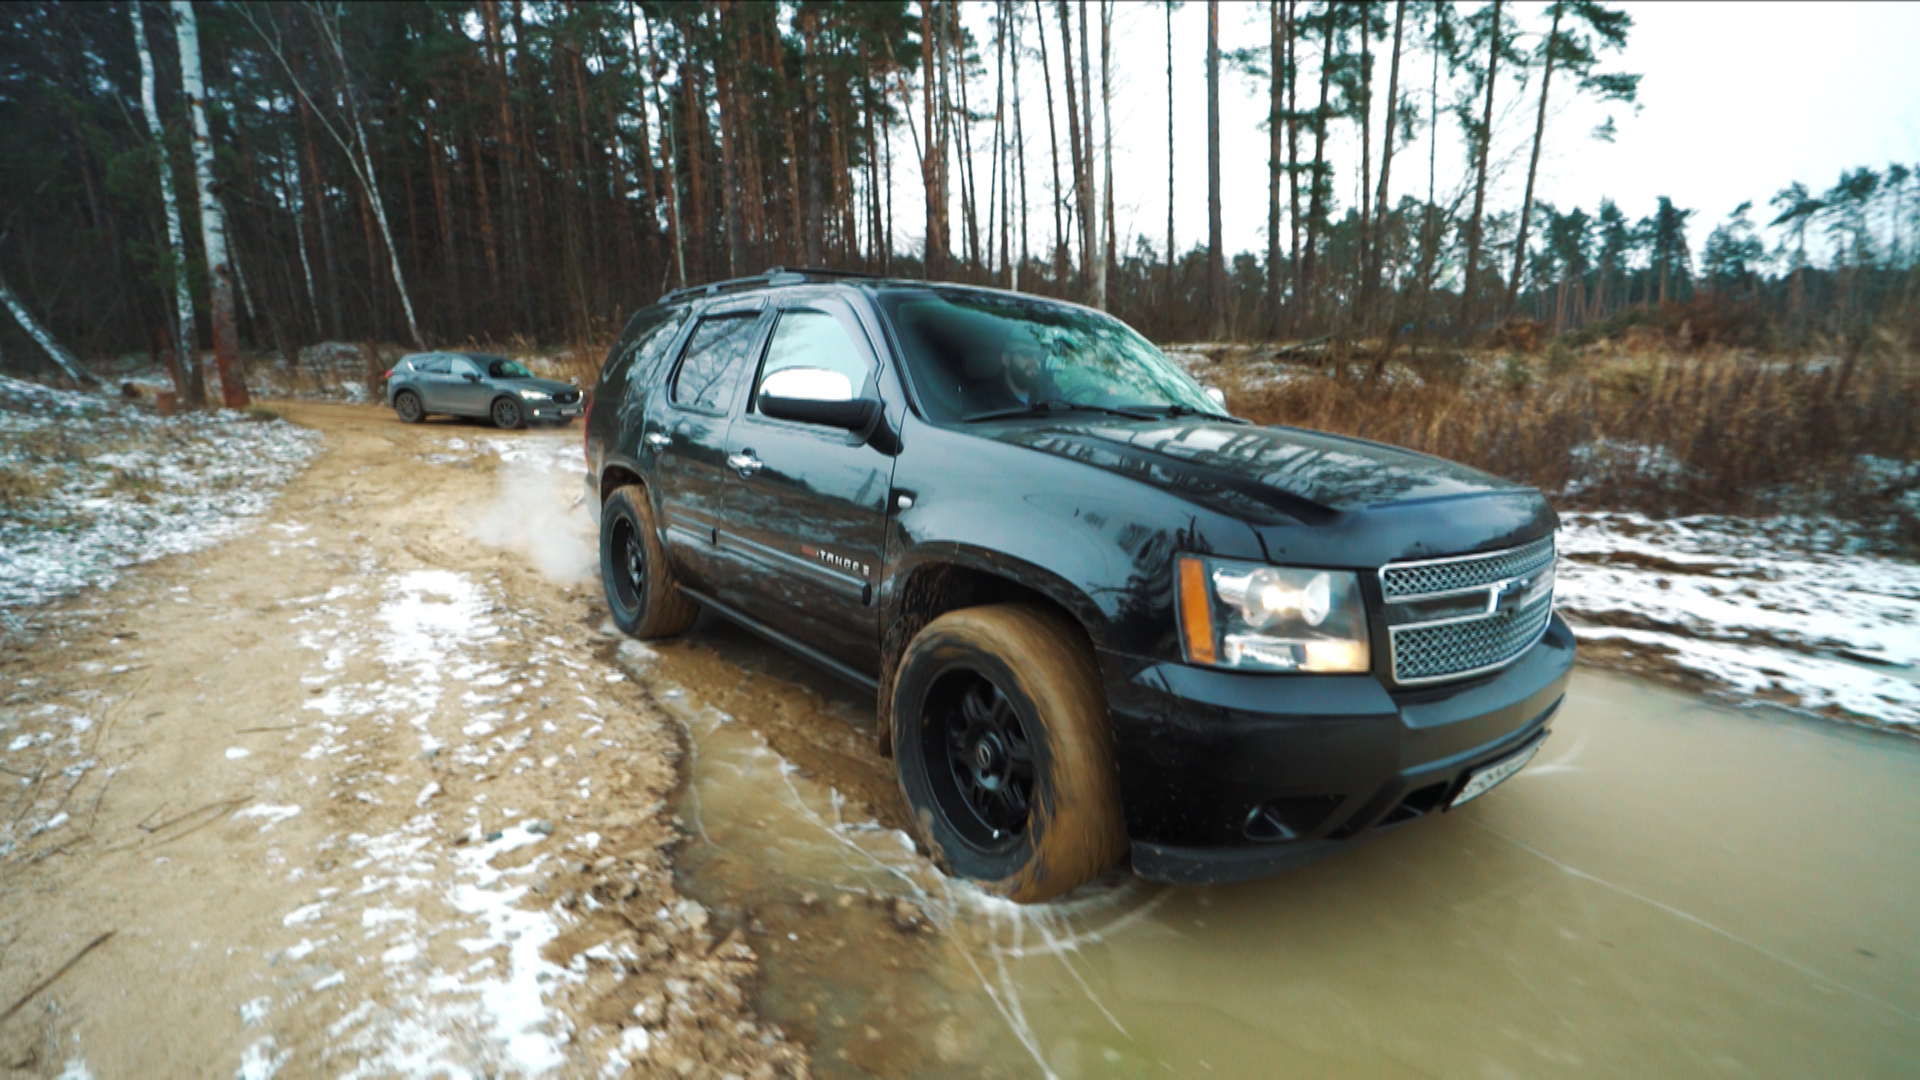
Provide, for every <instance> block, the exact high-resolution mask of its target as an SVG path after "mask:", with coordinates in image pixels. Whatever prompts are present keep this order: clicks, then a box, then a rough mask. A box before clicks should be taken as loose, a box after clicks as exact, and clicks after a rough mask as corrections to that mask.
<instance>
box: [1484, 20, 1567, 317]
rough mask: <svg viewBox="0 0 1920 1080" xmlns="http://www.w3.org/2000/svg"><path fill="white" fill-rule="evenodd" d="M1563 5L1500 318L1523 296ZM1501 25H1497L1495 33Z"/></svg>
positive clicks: (1545, 73)
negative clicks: (1529, 231) (1530, 223)
mask: <svg viewBox="0 0 1920 1080" xmlns="http://www.w3.org/2000/svg"><path fill="white" fill-rule="evenodd" d="M1560 14H1561V5H1559V4H1555V5H1553V29H1551V30H1549V31H1547V45H1546V50H1545V51H1546V54H1547V55H1546V64H1545V67H1544V68H1543V69H1542V71H1541V73H1540V111H1539V112H1538V113H1537V114H1536V115H1535V116H1534V120H1533V155H1532V157H1531V158H1530V159H1529V160H1528V161H1527V194H1526V196H1525V197H1524V198H1522V199H1521V200H1520V235H1519V238H1518V239H1516V240H1515V241H1514V242H1513V276H1512V277H1511V278H1508V279H1507V303H1506V307H1505V308H1503V309H1502V311H1501V318H1502V319H1503V320H1504V319H1511V318H1513V305H1514V303H1515V302H1517V301H1518V300H1519V299H1520V272H1521V269H1522V268H1523V267H1524V266H1525V265H1526V261H1527V222H1528V219H1529V218H1530V217H1532V215H1533V181H1534V177H1535V176H1537V175H1538V174H1539V172H1540V143H1541V142H1542V140H1544V139H1545V138H1546V134H1547V88H1548V87H1549V86H1551V85H1552V83H1553V47H1554V44H1555V43H1556V42H1557V41H1558V40H1559V37H1560ZM1498 29H1499V28H1498V27H1495V30H1496V32H1497V31H1498Z"/></svg>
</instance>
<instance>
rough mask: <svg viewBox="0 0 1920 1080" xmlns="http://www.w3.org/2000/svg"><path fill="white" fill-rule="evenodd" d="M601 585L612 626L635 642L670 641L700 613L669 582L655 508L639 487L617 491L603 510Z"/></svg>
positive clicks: (673, 583) (644, 490) (601, 526)
mask: <svg viewBox="0 0 1920 1080" xmlns="http://www.w3.org/2000/svg"><path fill="white" fill-rule="evenodd" d="M600 581H601V583H602V584H603V585H604V586H605V587H606V593H607V608H608V609H609V610H610V611H611V612H612V613H613V623H614V625H615V626H618V627H619V628H620V629H621V630H623V631H625V632H627V633H629V634H632V635H633V636H634V637H637V638H662V637H672V636H673V635H675V634H678V633H680V632H681V631H683V630H685V629H686V628H687V627H689V626H692V625H693V620H694V617H695V616H697V615H699V614H700V609H699V607H698V606H697V605H695V604H694V602H693V601H692V600H689V599H687V597H686V596H685V595H683V594H682V593H681V592H680V588H679V586H678V585H677V584H676V583H675V582H674V580H673V569H672V568H671V567H669V566H668V565H667V557H666V550H665V549H664V548H662V547H661V546H660V534H659V532H658V530H656V529H655V528H654V527H653V505H652V504H651V503H649V502H648V501H647V493H646V489H644V488H641V487H639V486H638V485H628V486H626V487H623V488H619V489H618V490H616V491H615V492H614V493H613V494H612V495H610V496H608V498H607V502H606V505H605V506H604V507H602V508H601V511H600Z"/></svg>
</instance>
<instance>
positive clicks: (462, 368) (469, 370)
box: [450, 356, 480, 375]
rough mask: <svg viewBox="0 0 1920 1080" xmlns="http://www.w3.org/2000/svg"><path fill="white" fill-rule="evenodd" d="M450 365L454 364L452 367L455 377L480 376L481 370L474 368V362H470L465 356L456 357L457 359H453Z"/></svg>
mask: <svg viewBox="0 0 1920 1080" xmlns="http://www.w3.org/2000/svg"><path fill="white" fill-rule="evenodd" d="M450 363H452V365H453V373H454V374H455V375H478V374H480V369H479V368H477V367H475V366H474V363H473V361H471V360H469V359H467V358H466V357H464V356H456V357H453V358H452V360H451V361H450Z"/></svg>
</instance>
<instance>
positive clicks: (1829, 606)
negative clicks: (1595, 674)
mask: <svg viewBox="0 0 1920 1080" xmlns="http://www.w3.org/2000/svg"><path fill="white" fill-rule="evenodd" d="M1562 521H1563V524H1562V526H1561V530H1560V540H1559V543H1560V554H1561V559H1562V561H1561V566H1560V576H1559V594H1560V605H1561V610H1562V611H1563V612H1564V613H1565V614H1566V615H1568V616H1569V618H1570V620H1572V621H1573V622H1574V623H1575V630H1576V632H1577V633H1578V634H1579V636H1580V638H1581V639H1582V640H1583V641H1586V642H1590V643H1593V644H1596V645H1602V643H1604V644H1603V645H1602V647H1603V648H1604V649H1607V650H1609V651H1611V652H1613V653H1614V654H1615V655H1622V656H1625V657H1627V658H1629V659H1631V658H1633V654H1634V653H1636V652H1637V653H1640V654H1643V655H1644V656H1645V658H1647V659H1649V660H1652V661H1653V662H1656V663H1659V664H1666V665H1673V666H1675V667H1678V668H1680V669H1684V670H1685V671H1687V672H1691V673H1693V674H1696V675H1699V676H1703V677H1705V678H1706V679H1707V680H1709V681H1710V682H1712V683H1717V684H1719V685H1721V686H1724V687H1726V688H1728V689H1730V690H1732V691H1735V692H1737V693H1739V694H1743V695H1753V696H1758V697H1764V698H1767V699H1769V700H1774V701H1781V702H1785V703H1788V704H1796V705H1798V706H1800V707H1803V708H1807V709H1813V710H1818V711H1821V712H1825V713H1828V714H1830V715H1831V714H1840V715H1843V716H1844V717H1846V718H1850V719H1858V720H1864V721H1867V722H1871V723H1876V724H1881V725H1885V726H1889V727H1896V728H1902V729H1905V730H1910V731H1915V732H1920V566H1916V565H1914V564H1912V563H1905V562H1899V561H1895V560H1892V559H1887V558H1882V557H1878V556H1876V555H1874V554H1871V553H1869V552H1867V551H1865V550H1862V547H1861V545H1860V544H1859V543H1858V542H1857V540H1856V539H1854V538H1853V535H1852V534H1851V533H1850V532H1848V531H1846V530H1845V529H1843V528H1842V527H1841V526H1840V525H1839V524H1835V523H1828V522H1820V521H1814V520H1810V519H1806V518H1778V519H1772V520H1768V521H1754V520H1746V519H1740V518H1726V517H1690V518H1677V519H1671V520H1665V521H1656V520H1653V519H1649V518H1647V517H1644V516H1642V515H1640V514H1628V513H1569V514H1565V515H1563V518H1562Z"/></svg>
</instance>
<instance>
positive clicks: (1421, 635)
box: [1380, 536, 1555, 685]
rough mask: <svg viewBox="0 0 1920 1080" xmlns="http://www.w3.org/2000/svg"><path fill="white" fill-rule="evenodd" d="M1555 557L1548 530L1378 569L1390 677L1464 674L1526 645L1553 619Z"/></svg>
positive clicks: (1407, 680)
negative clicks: (1511, 543)
mask: <svg viewBox="0 0 1920 1080" xmlns="http://www.w3.org/2000/svg"><path fill="white" fill-rule="evenodd" d="M1554 559H1555V553H1554V547H1553V538H1552V537H1551V536H1549V537H1546V538H1544V539H1541V540H1536V541H1534V542H1533V543H1530V544H1526V545H1523V546H1521V547H1517V548H1509V549H1508V550H1506V551H1493V552H1488V553H1486V554H1484V555H1463V556H1460V557H1458V558H1452V559H1431V560H1427V561H1424V562H1417V563H1399V564H1395V565H1390V566H1386V567H1382V568H1381V570H1380V589H1381V592H1382V594H1383V595H1384V596H1385V599H1386V602H1387V617H1388V618H1387V621H1388V626H1387V641H1388V646H1389V650H1390V655H1391V657H1392V663H1393V680H1394V681H1395V682H1396V683H1400V684H1402V685H1408V684H1417V683H1429V682H1440V681H1443V680H1446V679H1464V678H1468V677H1470V676H1473V675H1478V674H1482V673H1484V672H1488V671H1492V670H1494V669H1495V668H1499V667H1502V666H1504V665H1506V664H1508V663H1511V662H1512V661H1513V660H1514V659H1516V658H1518V657H1519V656H1520V654H1522V653H1524V652H1526V651H1527V650H1528V649H1530V648H1532V647H1533V645H1534V643H1535V642H1537V641H1539V640H1540V638H1541V636H1542V635H1544V634H1545V633H1546V630H1547V623H1548V622H1549V621H1550V620H1551V619H1552V618H1553V570H1554ZM1434 597H1445V599H1431V598H1434ZM1483 603H1484V606H1481V605H1482V604H1483ZM1463 606H1464V607H1465V608H1466V611H1467V613H1466V614H1461V611H1462V607H1463ZM1423 612H1424V614H1425V618H1423ZM1396 622H1397V623H1398V625H1395V623H1396Z"/></svg>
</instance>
